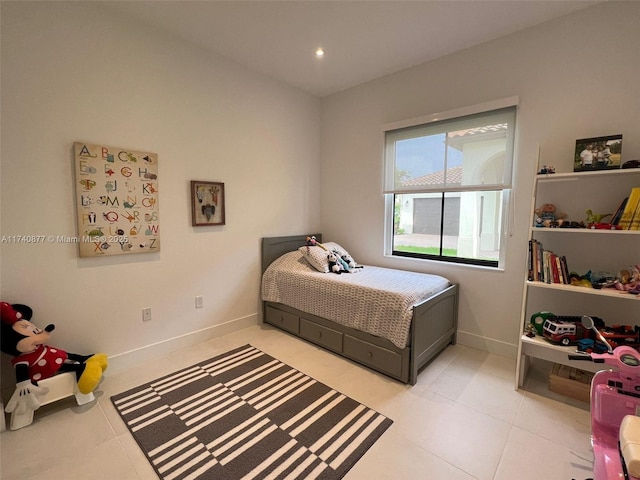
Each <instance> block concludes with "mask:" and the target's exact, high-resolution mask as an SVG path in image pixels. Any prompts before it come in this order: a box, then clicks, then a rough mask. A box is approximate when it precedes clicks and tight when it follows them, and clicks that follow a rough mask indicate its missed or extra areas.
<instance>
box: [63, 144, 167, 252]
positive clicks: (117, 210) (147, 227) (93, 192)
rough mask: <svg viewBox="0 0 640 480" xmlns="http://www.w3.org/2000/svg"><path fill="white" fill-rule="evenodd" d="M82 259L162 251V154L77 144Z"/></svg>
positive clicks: (75, 150)
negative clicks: (160, 183)
mask: <svg viewBox="0 0 640 480" xmlns="http://www.w3.org/2000/svg"><path fill="white" fill-rule="evenodd" d="M74 157H75V165H76V178H75V186H76V203H77V211H78V245H79V247H80V257H103V256H110V255H125V254H132V253H148V252H159V251H160V216H159V214H158V155H157V154H155V153H148V152H139V151H135V150H130V149H126V148H117V147H108V146H105V145H92V144H88V143H81V142H76V143H74Z"/></svg>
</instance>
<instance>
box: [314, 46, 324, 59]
mask: <svg viewBox="0 0 640 480" xmlns="http://www.w3.org/2000/svg"><path fill="white" fill-rule="evenodd" d="M316 57H318V58H322V57H324V48H318V49H317V50H316Z"/></svg>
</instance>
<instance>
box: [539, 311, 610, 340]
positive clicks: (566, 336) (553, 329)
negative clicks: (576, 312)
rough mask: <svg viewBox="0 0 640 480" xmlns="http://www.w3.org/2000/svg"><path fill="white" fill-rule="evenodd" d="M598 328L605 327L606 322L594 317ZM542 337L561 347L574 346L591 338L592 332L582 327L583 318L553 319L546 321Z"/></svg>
mask: <svg viewBox="0 0 640 480" xmlns="http://www.w3.org/2000/svg"><path fill="white" fill-rule="evenodd" d="M592 318H593V320H594V321H595V323H596V327H597V328H601V326H603V325H604V321H603V320H602V319H601V318H598V317H592ZM542 335H543V336H544V338H546V339H547V340H549V341H550V342H553V343H559V344H561V345H565V346H567V345H573V344H576V343H578V342H579V341H580V340H582V339H586V338H591V330H590V329H588V328H585V327H584V326H583V325H582V317H578V316H569V317H551V318H548V319H546V320H545V321H544V325H543V326H542Z"/></svg>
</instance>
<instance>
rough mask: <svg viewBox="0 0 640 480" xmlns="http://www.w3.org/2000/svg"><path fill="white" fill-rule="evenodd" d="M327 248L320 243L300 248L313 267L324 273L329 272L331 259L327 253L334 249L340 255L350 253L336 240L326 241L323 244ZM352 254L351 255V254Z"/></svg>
mask: <svg viewBox="0 0 640 480" xmlns="http://www.w3.org/2000/svg"><path fill="white" fill-rule="evenodd" d="M322 245H323V246H324V247H325V248H326V250H325V248H322V247H320V246H318V245H316V246H315V247H309V246H306V245H305V246H302V247H300V248H299V249H298V250H299V251H300V253H302V255H303V256H304V258H306V259H307V261H308V262H309V263H310V264H311V266H312V267H313V268H315V269H316V270H318V271H319V272H322V273H329V260H328V259H327V255H328V254H329V252H330V251H332V250H334V249H335V250H337V251H338V253H339V254H340V256H341V257H342V256H343V255H349V253H348V252H347V251H346V250H345V249H344V248H342V247H341V246H340V245H338V244H337V243H335V242H326V243H323V244H322ZM349 256H351V255H349Z"/></svg>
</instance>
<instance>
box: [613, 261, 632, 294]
mask: <svg viewBox="0 0 640 480" xmlns="http://www.w3.org/2000/svg"><path fill="white" fill-rule="evenodd" d="M608 286H609V287H612V288H615V289H616V290H620V291H621V292H627V293H630V294H632V295H640V265H631V266H630V267H628V268H623V269H622V270H620V271H619V272H618V274H617V275H616V277H615V280H614V281H613V282H612V283H611V284H610V285H608Z"/></svg>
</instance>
